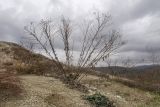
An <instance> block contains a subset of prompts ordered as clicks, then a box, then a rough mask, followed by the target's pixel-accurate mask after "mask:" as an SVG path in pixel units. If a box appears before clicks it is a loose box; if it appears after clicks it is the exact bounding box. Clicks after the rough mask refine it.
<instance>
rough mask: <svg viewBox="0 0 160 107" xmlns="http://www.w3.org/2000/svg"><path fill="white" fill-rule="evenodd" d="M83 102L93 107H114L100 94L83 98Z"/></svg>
mask: <svg viewBox="0 0 160 107" xmlns="http://www.w3.org/2000/svg"><path fill="white" fill-rule="evenodd" d="M85 100H87V101H89V102H90V103H91V104H92V105H95V107H115V106H114V105H113V102H111V101H110V100H109V99H108V98H107V97H106V96H104V95H102V94H100V93H95V94H93V95H89V96H85Z"/></svg>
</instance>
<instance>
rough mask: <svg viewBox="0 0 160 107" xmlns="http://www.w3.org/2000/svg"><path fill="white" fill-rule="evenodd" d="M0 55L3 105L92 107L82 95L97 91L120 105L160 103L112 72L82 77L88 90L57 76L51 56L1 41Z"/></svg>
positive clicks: (0, 105) (0, 102) (148, 106)
mask: <svg viewBox="0 0 160 107" xmlns="http://www.w3.org/2000/svg"><path fill="white" fill-rule="evenodd" d="M0 56H1V57H0V98H1V99H0V107H93V105H91V104H90V103H89V102H87V101H86V100H84V99H83V96H85V95H91V94H93V93H95V92H100V93H102V94H103V95H105V96H106V97H107V98H109V99H110V101H113V102H114V105H115V106H117V107H144V106H145V107H151V106H152V107H158V106H159V105H160V104H159V100H160V97H159V96H158V95H156V94H154V93H151V92H148V91H144V90H141V89H138V88H133V87H128V86H127V85H124V84H122V83H119V82H117V81H115V80H114V78H117V77H113V76H111V75H109V78H108V77H107V78H106V77H105V76H97V75H95V74H94V75H91V74H88V76H86V77H85V78H83V79H82V81H81V84H83V85H84V86H86V87H87V88H88V90H89V93H84V92H81V91H78V90H76V89H72V88H70V87H68V86H67V85H66V84H64V83H63V82H62V81H60V79H58V75H60V74H59V72H58V69H57V67H56V66H54V65H53V62H52V61H51V60H50V59H48V58H47V57H45V56H43V55H41V54H36V53H33V52H30V51H29V50H27V49H25V48H23V47H21V46H19V45H18V44H15V43H9V42H0ZM120 79H122V78H120Z"/></svg>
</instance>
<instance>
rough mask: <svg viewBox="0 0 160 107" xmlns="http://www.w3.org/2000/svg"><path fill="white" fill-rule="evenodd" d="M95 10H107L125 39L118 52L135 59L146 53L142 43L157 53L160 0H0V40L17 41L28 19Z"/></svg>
mask: <svg viewBox="0 0 160 107" xmlns="http://www.w3.org/2000/svg"><path fill="white" fill-rule="evenodd" d="M95 10H98V11H101V12H105V13H110V14H111V15H112V18H113V22H114V25H115V26H116V27H117V29H119V30H120V31H121V33H122V34H123V39H124V40H126V41H127V44H126V45H125V46H124V47H123V48H122V49H121V50H120V53H119V56H128V57H132V58H137V59H138V58H141V57H142V56H145V55H147V54H148V51H146V47H151V48H154V49H153V50H154V51H155V52H156V53H157V54H160V0H0V41H11V42H17V43H18V42H19V40H20V37H22V36H24V35H25V34H24V30H23V28H24V26H25V25H27V24H28V23H29V22H30V21H39V20H41V19H45V18H54V17H57V16H61V15H64V16H67V17H69V18H71V19H73V20H79V19H81V18H82V17H84V16H86V15H87V14H89V13H90V12H93V11H95ZM137 56H138V57H137Z"/></svg>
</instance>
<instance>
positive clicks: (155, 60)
mask: <svg viewBox="0 0 160 107" xmlns="http://www.w3.org/2000/svg"><path fill="white" fill-rule="evenodd" d="M146 50H147V52H148V53H149V54H148V58H147V59H148V60H149V61H150V63H151V64H152V65H156V64H159V63H160V62H159V61H160V56H159V55H158V54H157V52H156V50H155V49H154V48H153V47H146Z"/></svg>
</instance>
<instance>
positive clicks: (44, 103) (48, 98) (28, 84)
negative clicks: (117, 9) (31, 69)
mask: <svg viewBox="0 0 160 107" xmlns="http://www.w3.org/2000/svg"><path fill="white" fill-rule="evenodd" d="M20 78H21V81H22V84H23V87H24V90H25V91H26V92H25V93H24V95H23V98H21V99H19V100H18V98H17V99H15V100H12V101H9V102H7V103H5V104H1V107H89V104H87V103H86V102H85V101H84V100H82V99H81V95H83V93H81V92H79V91H76V90H72V89H69V88H67V87H66V86H65V85H64V84H63V83H62V82H60V81H59V80H57V79H54V78H51V77H43V76H31V75H28V76H20Z"/></svg>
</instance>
